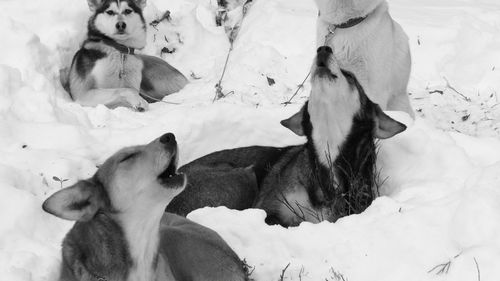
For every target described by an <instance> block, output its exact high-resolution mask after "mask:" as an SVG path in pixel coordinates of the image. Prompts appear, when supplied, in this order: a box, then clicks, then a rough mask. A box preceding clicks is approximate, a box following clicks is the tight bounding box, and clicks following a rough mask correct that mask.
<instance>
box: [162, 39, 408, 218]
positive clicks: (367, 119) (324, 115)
mask: <svg viewBox="0 0 500 281" xmlns="http://www.w3.org/2000/svg"><path fill="white" fill-rule="evenodd" d="M311 73H312V78H311V82H312V92H311V95H310V98H309V101H308V102H307V103H306V104H305V105H304V107H303V108H302V110H301V111H300V112H298V113H297V114H295V115H294V116H292V117H291V118H290V119H287V120H284V121H282V124H283V125H284V126H285V127H287V128H289V129H290V130H292V131H293V132H295V133H296V134H298V135H301V136H306V137H307V142H306V143H305V144H304V145H299V146H290V147H283V148H276V147H259V146H254V147H246V148H237V149H230V150H224V151H220V152H215V153H212V154H210V155H207V156H204V157H202V158H200V159H197V160H195V161H193V162H191V163H189V164H187V165H185V166H183V167H182V168H181V169H180V170H181V171H182V172H184V173H186V174H187V175H188V177H189V178H191V179H196V180H195V181H193V182H191V183H188V185H187V187H186V189H185V190H184V191H183V192H182V193H181V194H179V196H177V197H176V198H175V199H174V200H172V202H171V203H170V204H169V205H168V207H167V210H168V211H169V212H174V213H178V214H181V215H184V216H185V215H186V214H187V213H189V212H190V211H192V210H194V209H197V208H201V207H204V206H221V205H223V206H228V207H230V208H234V209H245V208H250V207H257V208H261V209H263V210H265V211H266V212H267V219H266V221H267V222H268V223H271V224H281V225H284V226H290V225H297V224H299V223H300V222H302V221H310V222H318V221H321V220H323V219H326V220H329V221H334V220H336V219H337V218H338V217H339V216H343V215H347V214H351V213H355V212H361V211H363V210H364V209H365V208H366V207H368V206H369V205H370V204H371V202H372V200H373V199H374V196H375V192H376V190H375V189H376V188H375V184H376V182H375V177H376V171H375V162H376V145H375V138H381V139H384V138H390V137H392V136H394V135H396V134H398V133H401V132H402V131H404V130H405V129H406V126H405V125H403V124H402V123H399V122H397V121H395V120H393V119H391V118H390V117H389V116H387V115H386V114H384V112H383V111H382V110H381V109H380V107H379V106H378V105H377V104H374V103H373V102H372V101H370V100H369V99H368V97H367V96H366V94H365V93H364V91H363V89H362V87H361V85H360V84H359V83H358V81H357V80H356V77H354V75H352V74H351V73H349V72H345V71H343V70H341V69H340V68H339V66H338V63H337V61H336V60H335V58H334V56H333V52H332V49H331V48H330V47H327V46H323V47H320V48H319V49H318V52H317V57H316V60H315V63H314V64H313V67H312V72H311Z"/></svg>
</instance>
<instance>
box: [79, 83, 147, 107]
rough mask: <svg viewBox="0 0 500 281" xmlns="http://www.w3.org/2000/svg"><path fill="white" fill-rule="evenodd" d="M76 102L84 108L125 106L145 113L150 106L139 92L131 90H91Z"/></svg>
mask: <svg viewBox="0 0 500 281" xmlns="http://www.w3.org/2000/svg"><path fill="white" fill-rule="evenodd" d="M75 101H76V102H77V103H79V104H81V105H83V106H97V105H98V104H103V105H105V106H106V107H109V108H117V107H120V106H123V107H129V108H132V109H134V110H137V111H145V110H147V109H148V106H149V104H148V102H147V101H146V100H144V99H143V98H142V97H141V96H139V93H138V92H137V91H135V90H133V89H130V88H117V89H91V90H89V91H87V92H86V93H85V94H84V95H80V96H79V97H78V98H77V99H76V100H75Z"/></svg>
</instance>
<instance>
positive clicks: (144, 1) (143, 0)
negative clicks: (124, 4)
mask: <svg viewBox="0 0 500 281" xmlns="http://www.w3.org/2000/svg"><path fill="white" fill-rule="evenodd" d="M134 2H135V4H136V5H137V6H139V7H140V8H141V9H144V8H146V5H147V4H148V3H147V2H148V1H147V0H135V1H134Z"/></svg>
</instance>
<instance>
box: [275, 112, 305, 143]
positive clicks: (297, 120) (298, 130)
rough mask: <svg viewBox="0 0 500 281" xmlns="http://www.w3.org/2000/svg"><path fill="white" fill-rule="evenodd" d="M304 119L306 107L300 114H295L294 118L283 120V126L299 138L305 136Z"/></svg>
mask: <svg viewBox="0 0 500 281" xmlns="http://www.w3.org/2000/svg"><path fill="white" fill-rule="evenodd" d="M303 117H304V107H302V108H301V109H300V110H299V112H297V113H295V114H294V115H293V116H292V117H290V118H288V119H285V120H282V121H281V122H280V124H281V125H283V126H284V127H286V128H288V129H290V130H291V131H292V132H294V133H295V134H296V135H298V136H301V137H302V136H305V133H304V128H303V127H302V119H303Z"/></svg>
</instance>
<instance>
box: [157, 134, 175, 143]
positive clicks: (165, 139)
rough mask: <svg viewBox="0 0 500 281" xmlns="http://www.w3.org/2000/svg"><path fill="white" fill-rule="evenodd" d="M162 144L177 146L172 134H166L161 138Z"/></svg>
mask: <svg viewBox="0 0 500 281" xmlns="http://www.w3.org/2000/svg"><path fill="white" fill-rule="evenodd" d="M160 142H161V143H163V144H176V141H175V136H174V134H172V133H168V134H164V135H163V136H161V137H160Z"/></svg>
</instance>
